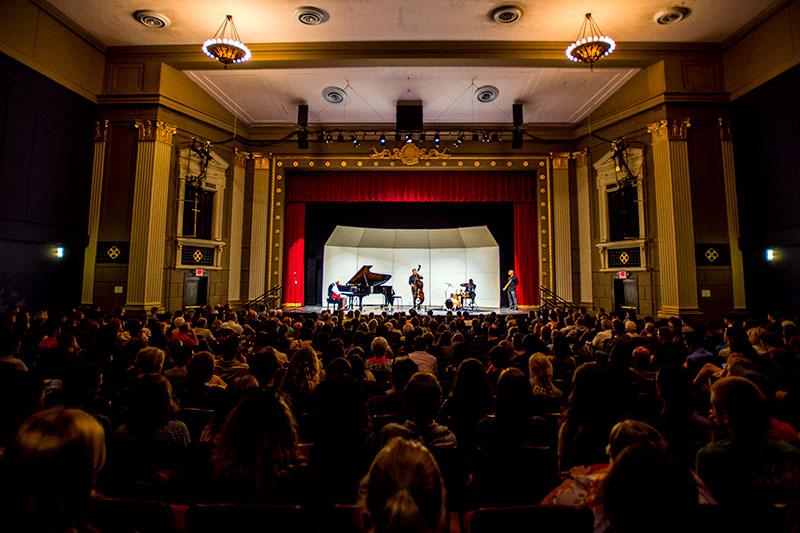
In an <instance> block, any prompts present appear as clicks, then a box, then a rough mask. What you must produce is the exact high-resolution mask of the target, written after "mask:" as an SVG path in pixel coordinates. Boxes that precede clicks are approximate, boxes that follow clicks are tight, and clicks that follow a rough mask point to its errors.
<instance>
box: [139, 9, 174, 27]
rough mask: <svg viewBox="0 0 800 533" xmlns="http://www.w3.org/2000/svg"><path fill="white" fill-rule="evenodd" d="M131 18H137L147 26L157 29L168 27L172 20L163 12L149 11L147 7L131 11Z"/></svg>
mask: <svg viewBox="0 0 800 533" xmlns="http://www.w3.org/2000/svg"><path fill="white" fill-rule="evenodd" d="M133 18H135V19H136V20H138V21H139V22H140V23H142V24H143V25H144V26H147V27H148V28H154V29H157V30H161V29H164V28H168V27H169V25H170V24H172V21H171V20H169V17H168V16H166V15H165V14H163V13H158V12H157V11H150V10H147V9H140V10H139V11H135V12H134V13H133Z"/></svg>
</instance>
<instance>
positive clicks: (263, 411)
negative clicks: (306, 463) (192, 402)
mask: <svg viewBox="0 0 800 533" xmlns="http://www.w3.org/2000/svg"><path fill="white" fill-rule="evenodd" d="M297 444H298V437H297V428H296V423H295V421H294V417H293V416H292V413H291V410H290V409H289V407H288V406H287V405H286V403H284V401H283V400H282V399H280V398H279V397H277V396H275V395H274V394H268V393H263V392H257V393H255V394H250V395H246V396H244V397H243V398H242V399H241V400H240V401H239V403H238V404H237V405H236V407H234V408H233V410H232V411H231V412H230V414H229V415H228V417H227V419H226V421H225V423H224V424H223V426H222V429H221V431H220V433H219V435H218V437H217V439H216V447H215V448H214V451H213V452H212V454H211V475H212V480H213V483H212V484H211V485H210V487H209V489H210V490H211V493H210V494H209V496H210V497H212V498H213V499H216V500H221V501H248V502H254V503H255V502H257V503H287V502H296V501H297V500H298V499H299V494H300V490H301V488H300V487H299V486H298V484H297V478H296V476H294V475H293V474H294V470H295V468H296V467H297V466H298V465H299V463H300V462H301V458H300V455H299V453H298V448H297Z"/></svg>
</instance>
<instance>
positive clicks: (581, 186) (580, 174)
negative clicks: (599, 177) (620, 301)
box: [572, 150, 594, 304]
mask: <svg viewBox="0 0 800 533" xmlns="http://www.w3.org/2000/svg"><path fill="white" fill-rule="evenodd" d="M572 157H573V158H574V159H575V178H576V180H575V181H576V187H577V189H578V190H577V191H576V192H577V195H576V196H577V201H578V250H579V254H580V255H579V259H578V261H579V265H580V266H579V269H580V282H579V290H580V302H581V303H582V304H591V303H592V302H593V295H592V250H593V249H594V248H593V247H592V214H591V209H590V206H589V202H590V200H589V198H590V195H591V194H592V189H591V184H590V183H589V154H588V152H587V151H586V150H584V151H582V152H575V153H573V154H572Z"/></svg>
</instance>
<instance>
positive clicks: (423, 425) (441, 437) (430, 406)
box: [381, 372, 456, 448]
mask: <svg viewBox="0 0 800 533" xmlns="http://www.w3.org/2000/svg"><path fill="white" fill-rule="evenodd" d="M441 402H442V388H441V386H440V385H439V380H437V379H436V376H434V375H433V374H429V373H427V372H417V373H416V374H414V375H413V376H412V377H411V379H410V380H409V382H408V385H406V388H405V390H404V391H403V404H404V406H405V411H406V415H407V416H408V420H406V421H405V422H404V423H403V424H398V423H394V422H393V423H391V424H387V425H386V426H385V427H384V428H383V430H382V431H381V442H383V443H386V442H388V441H389V440H390V439H392V438H393V437H403V438H406V439H412V440H418V441H420V442H422V443H423V444H425V445H426V446H429V447H431V446H433V447H442V448H455V447H456V436H455V435H454V434H453V432H452V431H450V429H449V428H448V427H447V426H443V425H441V424H437V423H436V421H435V419H436V416H437V415H438V414H439V409H440V407H441Z"/></svg>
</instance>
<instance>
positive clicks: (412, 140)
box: [406, 133, 414, 144]
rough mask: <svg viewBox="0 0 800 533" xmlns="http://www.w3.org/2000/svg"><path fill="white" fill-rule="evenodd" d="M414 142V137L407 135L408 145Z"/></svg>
mask: <svg viewBox="0 0 800 533" xmlns="http://www.w3.org/2000/svg"><path fill="white" fill-rule="evenodd" d="M413 142H414V136H413V135H412V134H410V133H406V144H411V143H413Z"/></svg>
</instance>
